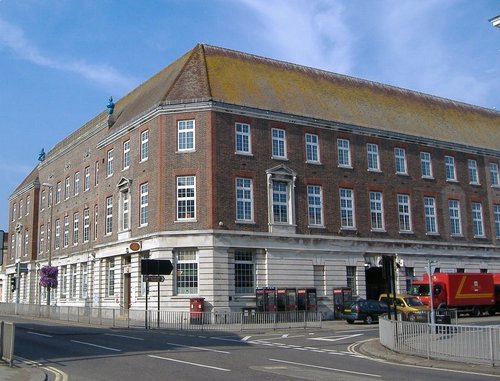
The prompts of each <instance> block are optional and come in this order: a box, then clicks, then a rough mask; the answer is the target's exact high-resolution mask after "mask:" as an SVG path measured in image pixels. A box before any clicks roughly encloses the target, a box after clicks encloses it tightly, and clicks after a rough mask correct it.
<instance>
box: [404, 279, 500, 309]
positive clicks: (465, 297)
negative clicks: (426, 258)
mask: <svg viewBox="0 0 500 381" xmlns="http://www.w3.org/2000/svg"><path fill="white" fill-rule="evenodd" d="M432 287H433V289H434V292H433V295H434V297H433V300H432V301H433V307H434V308H456V309H457V310H458V312H459V313H469V314H470V315H471V316H481V315H482V314H483V312H488V313H489V314H490V315H494V314H495V312H496V307H495V284H494V275H493V274H490V273H434V274H432ZM410 294H412V295H415V296H417V297H418V298H419V299H420V300H421V302H422V303H424V304H426V305H430V298H429V276H428V275H427V274H424V276H423V278H422V279H421V280H414V281H412V286H411V292H410Z"/></svg>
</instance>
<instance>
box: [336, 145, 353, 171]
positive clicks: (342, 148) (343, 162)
mask: <svg viewBox="0 0 500 381" xmlns="http://www.w3.org/2000/svg"><path fill="white" fill-rule="evenodd" d="M337 153H338V160H339V167H351V149H350V143H349V140H347V139H337Z"/></svg>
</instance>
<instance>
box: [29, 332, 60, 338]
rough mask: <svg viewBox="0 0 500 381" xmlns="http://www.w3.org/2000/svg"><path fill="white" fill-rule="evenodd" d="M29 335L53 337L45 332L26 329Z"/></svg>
mask: <svg viewBox="0 0 500 381" xmlns="http://www.w3.org/2000/svg"><path fill="white" fill-rule="evenodd" d="M27 333H29V334H30V335H37V336H43V337H54V336H52V335H47V334H46V333H38V332H33V331H27Z"/></svg>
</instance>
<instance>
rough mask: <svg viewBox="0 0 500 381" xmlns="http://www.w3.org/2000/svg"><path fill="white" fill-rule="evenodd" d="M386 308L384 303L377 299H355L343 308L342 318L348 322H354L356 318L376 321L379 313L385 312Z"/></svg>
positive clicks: (370, 322) (369, 321) (371, 321)
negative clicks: (347, 306)
mask: <svg viewBox="0 0 500 381" xmlns="http://www.w3.org/2000/svg"><path fill="white" fill-rule="evenodd" d="M388 308H389V307H388V306H387V304H386V303H384V302H380V301H378V300H357V301H355V302H354V303H352V304H351V305H350V307H349V308H347V309H345V310H344V312H343V314H342V318H343V319H344V320H346V321H347V322H348V323H349V324H352V323H354V322H355V321H356V320H362V321H364V322H365V323H366V324H372V323H373V322H375V321H378V317H379V316H380V315H382V314H386V313H387V311H388Z"/></svg>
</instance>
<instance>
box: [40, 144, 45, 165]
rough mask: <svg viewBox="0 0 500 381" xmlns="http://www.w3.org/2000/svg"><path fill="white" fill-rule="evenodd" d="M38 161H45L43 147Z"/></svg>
mask: <svg viewBox="0 0 500 381" xmlns="http://www.w3.org/2000/svg"><path fill="white" fill-rule="evenodd" d="M38 161H39V162H42V161H45V150H44V149H43V147H42V150H41V151H40V153H39V154H38Z"/></svg>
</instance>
